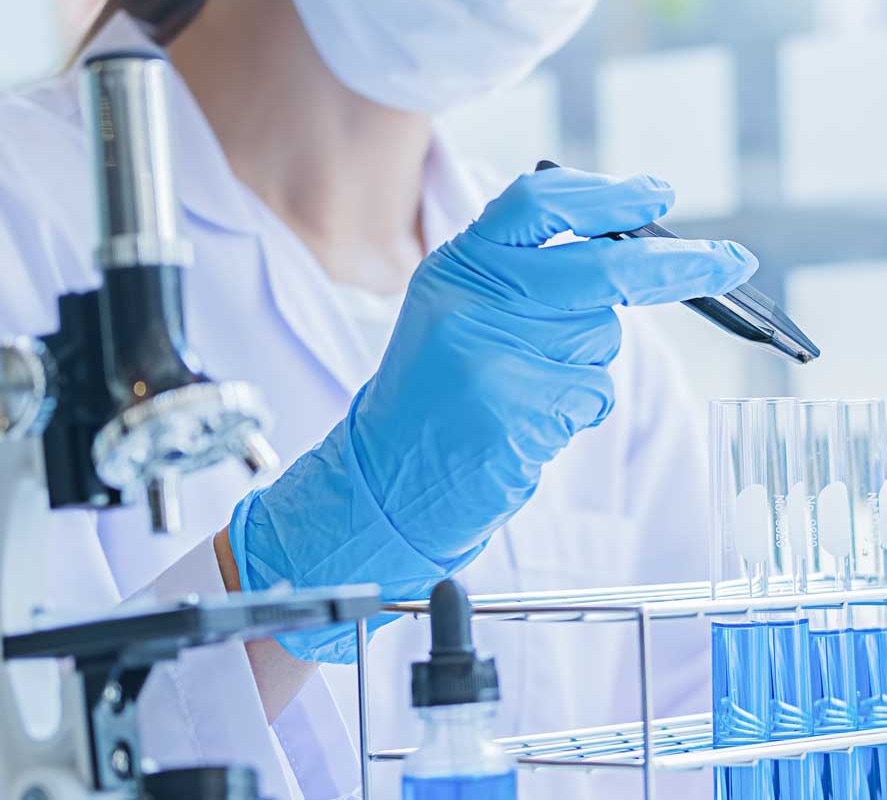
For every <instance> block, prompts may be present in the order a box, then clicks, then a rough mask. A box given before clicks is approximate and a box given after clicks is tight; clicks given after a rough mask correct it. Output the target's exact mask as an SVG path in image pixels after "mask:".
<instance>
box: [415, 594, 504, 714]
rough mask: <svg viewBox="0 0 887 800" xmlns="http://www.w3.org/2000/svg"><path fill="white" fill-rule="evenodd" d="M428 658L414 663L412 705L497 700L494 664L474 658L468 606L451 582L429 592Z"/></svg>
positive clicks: (460, 703)
mask: <svg viewBox="0 0 887 800" xmlns="http://www.w3.org/2000/svg"><path fill="white" fill-rule="evenodd" d="M430 655H431V658H430V659H429V660H428V661H422V662H419V663H417V664H413V706H414V707H415V708H420V707H425V706H452V705H462V704H465V703H489V702H495V701H496V700H498V699H499V675H498V673H497V672H496V661H495V659H492V658H486V659H481V658H478V657H477V653H476V651H475V649H474V645H473V644H472V641H471V603H469V602H468V595H467V594H466V593H465V590H464V589H463V588H462V587H461V586H460V585H459V584H458V583H456V581H453V580H445V581H441V582H440V583H439V584H437V586H435V587H434V591H433V592H432V593H431V652H430Z"/></svg>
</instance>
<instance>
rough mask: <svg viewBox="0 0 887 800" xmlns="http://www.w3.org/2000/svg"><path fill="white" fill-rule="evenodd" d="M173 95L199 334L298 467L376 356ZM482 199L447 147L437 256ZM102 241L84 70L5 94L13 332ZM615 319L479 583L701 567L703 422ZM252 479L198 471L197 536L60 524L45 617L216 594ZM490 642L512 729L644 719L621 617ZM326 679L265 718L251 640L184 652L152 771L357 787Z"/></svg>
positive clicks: (3, 154)
mask: <svg viewBox="0 0 887 800" xmlns="http://www.w3.org/2000/svg"><path fill="white" fill-rule="evenodd" d="M131 46H138V47H148V46H149V44H148V42H147V41H146V40H144V38H143V37H142V35H141V34H140V33H139V32H138V31H137V30H136V29H135V27H134V26H133V25H132V24H131V23H130V21H129V20H128V19H126V18H125V17H122V16H119V17H117V18H116V19H115V20H114V21H113V22H112V23H111V25H110V26H108V27H107V28H106V29H105V30H104V31H103V32H102V34H101V35H100V37H99V38H98V40H97V41H96V42H95V43H94V44H93V45H92V47H91V48H90V51H95V50H99V49H110V48H122V47H131ZM172 98H173V106H174V111H173V120H174V125H175V133H176V137H177V144H178V153H177V165H178V177H179V183H180V190H181V196H182V201H183V206H184V214H185V226H186V232H187V234H188V235H189V236H190V237H191V239H192V240H193V242H194V245H195V251H196V263H195V265H194V267H193V269H191V270H190V272H189V273H188V275H187V278H186V283H185V295H186V319H187V330H188V335H189V338H190V341H191V342H192V344H193V346H194V348H195V350H196V351H197V352H198V353H199V354H200V355H201V357H202V358H203V360H204V365H205V369H206V371H207V373H208V374H209V375H211V376H214V377H216V378H219V379H225V378H240V379H245V380H248V381H252V382H254V383H255V384H257V385H259V386H260V387H262V389H263V390H264V392H265V394H266V396H267V399H268V401H269V403H270V405H271V408H272V409H273V411H274V412H275V416H276V427H275V430H274V431H273V434H272V441H273V444H274V445H275V447H276V448H277V450H278V452H279V453H280V454H281V455H282V457H283V459H284V461H285V462H287V463H289V462H291V461H292V460H294V459H295V458H297V457H298V455H299V454H300V453H302V452H304V451H305V450H307V449H309V448H310V447H311V446H312V445H314V444H315V443H316V442H317V441H318V440H320V439H321V438H322V437H323V436H324V435H325V434H326V432H327V431H328V430H329V429H330V428H331V427H332V426H333V425H334V424H335V423H336V422H337V421H338V420H339V419H340V418H341V417H342V416H343V415H344V413H345V412H346V410H347V407H348V403H349V399H350V398H351V397H352V395H353V394H354V392H355V391H356V390H357V389H358V388H359V387H360V386H361V384H362V383H363V382H364V381H365V380H366V379H367V378H368V377H369V376H370V375H371V374H372V372H373V371H374V369H375V366H376V364H375V363H374V362H375V356H374V355H372V354H371V353H370V352H369V350H368V348H367V347H365V346H364V344H363V343H362V342H361V341H360V337H359V335H358V334H357V330H356V328H355V326H354V325H353V324H352V323H351V321H350V320H349V318H348V315H347V313H346V311H345V308H344V305H343V304H342V303H341V301H340V299H339V297H338V296H337V292H336V289H335V287H334V285H333V284H332V283H331V281H330V280H329V279H328V277H327V276H326V274H325V273H324V271H323V270H322V269H321V267H320V266H319V265H318V263H317V262H316V261H315V259H314V258H313V257H312V255H311V253H310V252H309V251H308V250H307V248H306V247H305V246H304V245H303V244H302V243H301V242H300V241H299V240H298V238H297V237H296V236H295V235H294V233H293V232H292V231H291V230H290V229H288V228H287V227H286V226H285V225H284V224H283V223H282V222H281V221H280V220H279V219H277V218H276V217H275V215H274V214H273V213H271V212H270V210H269V209H268V208H266V207H265V206H264V205H263V204H262V203H261V201H260V200H259V199H257V198H256V197H255V196H254V195H253V194H252V193H251V192H250V191H249V190H248V189H247V188H246V187H244V186H243V185H242V184H241V183H240V182H239V181H238V180H237V179H236V178H235V176H234V175H233V174H232V172H231V170H230V168H229V166H228V164H227V163H226V161H225V159H224V156H223V154H222V151H221V149H220V147H219V144H218V142H217V141H216V139H215V138H214V136H213V134H212V131H211V130H210V128H209V126H208V124H207V122H206V120H205V119H204V117H203V116H202V114H201V112H200V110H199V108H198V106H197V104H196V103H195V102H194V100H193V98H192V97H191V96H190V94H189V93H188V91H187V88H186V87H185V85H184V83H183V82H182V81H181V80H180V79H178V78H176V79H175V80H174V85H173V92H172ZM485 199H487V198H486V197H485V196H484V192H483V190H482V189H481V188H480V187H479V186H478V184H477V183H476V182H475V181H474V180H473V179H472V177H471V176H470V175H469V173H468V172H467V171H466V169H465V168H464V166H463V165H461V164H460V163H459V161H458V160H455V159H454V158H453V157H452V155H451V154H449V153H448V152H447V150H446V148H445V146H444V145H443V143H442V142H440V141H436V142H435V144H434V146H433V148H432V150H431V152H430V153H429V156H428V162H427V167H426V175H425V187H424V200H423V214H424V225H425V235H426V241H427V242H428V243H429V245H430V246H432V247H433V246H436V245H437V244H438V243H440V242H442V241H444V240H445V239H446V238H448V237H450V236H451V235H453V234H454V233H455V232H456V231H458V230H459V229H461V228H462V227H464V226H465V225H466V224H467V223H468V222H469V221H470V220H471V219H472V218H473V217H475V216H476V215H477V214H478V213H479V211H480V209H481V208H482V207H483V203H484V201H485ZM94 231H95V224H94V211H93V204H92V200H91V183H90V174H89V165H88V154H87V149H86V146H85V139H84V134H83V129H82V125H81V119H80V113H79V108H78V94H77V76H76V75H75V74H67V75H64V76H61V77H59V78H57V79H53V80H50V81H49V82H47V83H45V84H43V85H41V86H39V87H37V88H35V89H33V90H31V91H29V92H27V93H24V94H8V95H5V96H3V97H2V98H0V275H2V280H3V284H2V285H3V291H2V293H0V335H3V334H13V333H31V334H41V333H45V332H49V331H52V330H53V329H54V328H55V326H56V323H57V320H56V312H55V298H56V297H57V296H58V295H60V294H62V293H64V292H68V291H72V290H83V289H87V288H91V287H93V286H95V284H96V282H97V279H98V276H97V274H96V272H95V270H94V268H93V266H92V254H91V249H92V247H93V245H94V241H95V233H94ZM622 319H623V324H624V344H623V348H622V354H621V356H620V358H619V360H618V362H617V364H616V365H615V366H614V368H613V375H614V379H615V383H616V389H617V405H616V410H615V411H614V412H613V415H612V416H611V418H610V419H609V420H608V421H607V423H606V424H605V425H604V426H603V427H601V428H600V429H597V430H591V431H586V432H583V433H582V434H580V435H579V436H577V437H576V438H575V440H574V442H573V443H572V444H571V445H570V447H568V448H567V450H566V451H565V452H564V453H562V454H561V456H560V457H559V458H558V459H557V460H556V462H554V463H553V464H551V465H549V467H548V468H547V469H546V470H545V473H544V477H543V481H542V485H541V487H540V489H539V491H538V492H537V494H536V496H535V497H534V498H533V500H532V501H531V502H530V503H529V504H528V506H527V507H526V508H525V509H524V510H523V511H522V512H521V513H520V514H519V515H518V516H517V517H516V518H515V519H514V520H513V521H512V522H511V523H509V525H508V526H507V528H506V529H505V530H503V531H501V532H499V533H497V535H496V536H494V538H493V541H492V543H491V544H490V546H489V547H488V549H487V550H486V552H484V553H483V555H482V556H481V557H480V558H479V559H478V560H477V561H476V563H475V564H473V565H472V566H471V567H470V568H469V569H468V570H466V572H465V573H464V574H463V576H462V577H463V578H464V580H465V582H466V583H467V585H468V587H469V589H470V590H471V591H473V592H500V591H514V590H529V589H558V588H576V587H588V586H607V585H626V584H632V583H646V582H656V581H659V582H662V581H678V580H689V579H700V578H704V577H705V575H706V571H707V565H706V559H705V555H704V553H705V540H704V513H703V511H704V509H703V505H704V494H703V493H704V479H703V461H702V458H701V455H700V450H699V438H698V436H697V430H696V423H697V420H695V419H693V418H692V415H691V414H690V412H689V410H688V409H689V404H688V402H687V398H686V396H685V393H684V389H683V386H682V384H681V381H680V378H679V375H678V370H677V368H676V366H675V364H674V361H673V359H672V357H671V355H670V354H669V353H668V351H667V349H666V347H665V346H664V345H663V343H662V342H661V341H660V338H659V335H658V334H657V332H656V331H655V330H654V329H653V328H651V327H650V326H649V325H648V324H647V322H646V321H645V320H644V314H643V311H630V312H626V313H624V314H623V315H622ZM248 487H249V484H248V481H247V478H246V477H245V476H244V475H243V474H241V472H240V469H239V467H238V466H237V465H234V464H228V465H225V466H221V467H218V468H215V469H213V470H210V471H207V472H205V473H202V474H198V475H195V476H193V477H191V478H189V479H188V480H187V481H186V484H185V487H184V495H183V513H184V523H185V533H184V534H183V535H182V536H180V537H176V538H166V539H164V538H157V537H152V536H151V535H150V534H149V533H148V530H147V513H146V510H145V508H144V506H143V505H142V504H138V505H136V506H133V507H130V508H126V509H120V510H114V511H110V512H107V513H105V514H103V515H101V516H100V517H99V518H98V521H96V517H95V515H93V514H88V513H84V512H64V514H65V516H64V524H63V525H60V526H57V527H58V528H59V529H61V530H60V532H59V533H56V534H54V536H55V541H54V543H53V547H52V552H51V556H50V557H49V560H48V563H47V570H48V571H49V574H50V575H51V578H52V580H51V584H52V586H53V587H54V589H53V591H52V592H51V595H52V596H51V597H49V598H47V600H48V605H49V606H50V608H52V607H53V606H54V607H56V608H60V609H71V608H75V609H82V610H84V611H87V610H89V611H95V610H101V609H105V608H110V607H111V606H113V605H114V604H115V603H117V602H119V601H120V599H121V598H126V597H129V596H130V595H132V594H133V593H136V592H139V590H142V593H148V594H152V595H153V596H155V597H175V596H179V595H182V594H184V593H187V592H190V591H199V592H203V593H204V594H207V593H213V592H221V591H222V590H223V589H222V584H221V580H220V577H219V575H218V570H217V566H216V562H215V558H214V556H213V552H212V548H211V545H210V543H209V540H208V539H207V536H210V535H211V534H212V533H214V532H215V531H216V530H218V529H220V528H221V527H223V526H224V525H225V524H226V522H227V519H228V516H229V514H230V512H231V510H232V508H233V506H234V504H235V503H236V501H237V500H238V499H239V498H240V497H241V496H242V495H243V494H244V493H245V491H246V490H247V489H248ZM192 548H193V549H192ZM146 586H147V587H148V588H147V589H144V588H143V587H146ZM675 625H676V624H675ZM678 630H679V629H678V628H677V627H675V628H669V629H665V628H663V629H662V630H661V632H660V633H662V634H664V635H663V636H662V637H661V641H660V644H663V646H659V647H657V649H656V651H655V656H656V658H657V675H658V677H657V687H656V688H657V701H656V706H657V708H656V711H657V713H658V714H660V715H667V714H673V713H679V712H683V711H685V710H689V711H697V710H703V709H704V707H705V705H706V697H705V695H706V691H707V690H706V688H705V685H706V675H707V669H708V668H707V663H706V659H705V637H704V634H702V633H701V632H700V631H698V630H696V631H694V635H693V636H690V635H689V633H688V634H687V635H683V633H682V634H681V635H676V631H678ZM477 639H478V642H479V646H480V648H481V649H482V650H484V651H486V652H490V653H494V654H495V655H496V656H497V659H498V662H499V665H500V671H501V677H502V685H503V694H504V707H503V714H502V716H501V719H500V721H499V729H500V731H501V732H503V733H526V732H534V731H542V730H552V729H559V728H568V727H579V726H586V725H591V724H596V723H602V722H612V721H625V720H628V719H636V718H637V717H638V713H639V708H638V702H637V699H636V698H637V684H636V679H635V676H636V669H635V667H634V663H635V661H634V659H635V657H636V653H635V651H634V648H633V645H632V632H631V630H630V628H628V627H627V626H626V627H622V628H614V627H606V628H590V627H585V626H581V627H580V626H569V625H545V626H542V625H534V626H526V625H512V624H502V623H498V624H493V623H481V624H478V625H477ZM666 640H667V641H666ZM426 648H427V633H426V630H425V627H424V625H423V624H422V623H420V622H416V621H413V620H401V621H399V622H397V623H395V624H393V625H390V626H388V627H387V628H385V629H383V630H382V631H381V632H380V633H379V634H378V636H377V637H376V639H375V641H374V644H373V646H372V658H371V665H372V670H373V681H374V683H373V690H372V712H373V717H372V722H373V729H372V732H373V743H374V744H375V745H377V746H401V745H405V744H410V743H411V742H412V741H413V740H414V738H415V736H416V730H415V725H414V724H413V723H412V722H411V716H410V714H409V712H408V711H407V705H408V691H407V687H408V681H407V676H408V669H409V662H410V660H411V659H415V658H418V657H420V656H421V655H422V653H423V651H424V650H425V649H426ZM323 672H324V675H325V679H324V678H323V677H321V676H319V677H317V678H315V679H313V680H312V681H311V682H310V684H309V685H308V687H306V689H305V690H304V691H303V692H302V693H301V694H300V696H299V697H298V698H297V699H296V700H294V701H293V703H291V705H290V706H289V708H287V709H286V711H285V712H284V713H283V715H282V716H281V718H280V719H279V720H278V721H277V722H276V724H275V725H274V726H273V729H271V728H269V727H268V726H267V725H266V723H265V721H264V718H263V714H262V710H261V706H260V702H259V698H258V694H257V690H256V687H255V684H254V683H253V681H252V678H251V674H250V671H249V665H248V662H247V660H246V657H245V653H244V650H243V648H242V646H240V645H237V644H228V645H224V646H219V647H214V648H205V649H201V650H195V651H191V652H189V653H187V654H185V655H184V656H183V657H182V658H181V659H180V661H179V662H178V663H177V664H175V665H171V666H168V667H165V668H164V669H162V670H157V671H156V673H157V674H155V675H154V676H152V679H151V681H150V683H149V685H148V687H147V688H146V690H145V692H144V694H143V699H142V703H141V706H142V717H143V730H144V737H145V746H146V752H147V754H148V755H150V756H151V757H153V758H154V759H155V760H156V761H157V762H159V763H160V764H162V765H174V764H187V763H194V762H204V763H205V762H224V761H234V762H237V763H249V764H253V765H255V766H256V767H258V768H259V769H260V771H261V774H262V779H263V791H264V793H265V795H266V796H269V797H279V798H282V797H286V796H292V797H300V796H302V795H304V796H305V797H307V798H310V800H333V798H337V797H344V796H351V792H352V791H354V790H355V787H356V785H357V782H358V775H359V773H358V770H357V762H356V759H355V754H354V751H353V749H352V747H351V744H350V742H349V737H348V734H347V731H346V728H348V727H351V728H352V729H353V726H354V709H355V700H354V693H355V688H354V670H353V668H351V667H329V668H324V671H323ZM326 681H329V683H330V685H331V687H332V694H331V693H330V691H329V689H328V688H327V683H326ZM337 707H338V708H337ZM340 711H341V714H340ZM343 720H344V721H345V722H346V723H347V724H345V725H343ZM396 772H397V771H396V768H395V767H391V766H385V765H382V766H379V767H377V768H376V772H375V774H376V776H377V778H378V781H379V785H380V787H381V788H382V791H381V793H380V794H379V795H378V796H381V797H384V798H394V797H397V796H398V794H397V789H396V782H395V780H396ZM522 781H524V784H523V786H522V796H523V797H525V798H527V797H530V796H533V797H552V798H555V797H556V798H563V797H575V798H578V797H587V796H590V795H589V794H588V790H589V787H593V786H594V783H592V782H591V781H592V779H589V778H588V777H587V776H584V775H577V774H574V773H571V774H569V775H562V774H560V773H559V774H558V775H554V774H553V773H543V774H542V775H529V774H527V775H524V776H522ZM620 785H621V784H620ZM629 785H631V786H639V784H638V783H637V782H634V783H631V784H629ZM705 785H707V784H705ZM603 786H604V784H602V785H601V787H602V788H601V792H602V794H601V795H600V796H610V793H611V791H614V790H613V788H612V787H613V786H615V784H606V786H607V787H608V788H606V789H605V788H603ZM617 791H622V790H621V789H620V790H617ZM683 794H685V795H686V794H687V793H686V792H683ZM620 796H628V795H625V794H622V795H620ZM699 796H704V792H701V793H700V794H699Z"/></svg>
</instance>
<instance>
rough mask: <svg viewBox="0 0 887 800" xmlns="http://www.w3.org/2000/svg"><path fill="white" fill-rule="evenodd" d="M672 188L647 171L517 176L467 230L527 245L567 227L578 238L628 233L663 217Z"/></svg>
mask: <svg viewBox="0 0 887 800" xmlns="http://www.w3.org/2000/svg"><path fill="white" fill-rule="evenodd" d="M673 202H674V192H673V191H672V189H671V187H670V186H669V185H668V184H667V183H666V182H665V181H662V180H659V179H658V178H654V177H652V176H650V175H636V176H634V177H631V178H626V179H620V178H614V177H611V176H609V175H599V174H595V173H589V172H581V171H579V170H575V169H564V168H558V169H550V170H545V171H543V172H534V173H529V174H526V175H521V176H520V177H519V178H518V179H517V180H515V181H514V183H512V184H511V185H510V186H509V187H508V188H507V189H506V190H505V191H504V192H503V193H502V195H501V196H500V197H498V198H496V199H495V200H493V201H492V202H490V203H489V204H488V205H487V207H486V209H485V210H484V212H483V214H481V216H480V218H479V219H478V220H477V221H476V222H474V223H473V224H472V226H471V229H472V230H474V231H475V232H476V233H477V234H478V235H479V236H483V237H484V238H485V239H488V240H490V241H491V242H497V243H498V244H506V245H511V246H514V247H531V246H534V245H540V244H544V243H545V242H547V241H548V240H549V239H550V238H551V237H552V236H555V235H556V234H558V233H562V232H563V231H568V230H571V231H573V232H574V233H575V234H576V235H578V236H601V235H603V234H605V233H613V232H622V231H631V230H634V229H635V228H640V227H641V226H643V225H647V224H649V223H650V222H653V221H654V220H657V219H659V217H661V216H663V215H664V214H665V213H666V212H667V211H668V209H669V208H671V205H672V203H673Z"/></svg>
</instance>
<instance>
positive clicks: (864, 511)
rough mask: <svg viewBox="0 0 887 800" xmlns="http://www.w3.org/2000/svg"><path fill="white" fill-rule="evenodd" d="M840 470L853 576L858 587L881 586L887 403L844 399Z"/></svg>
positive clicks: (841, 408)
mask: <svg viewBox="0 0 887 800" xmlns="http://www.w3.org/2000/svg"><path fill="white" fill-rule="evenodd" d="M838 408H839V435H840V439H841V443H842V447H843V452H842V459H841V465H840V468H841V469H842V471H843V477H844V483H845V485H846V486H847V492H848V496H849V501H850V530H851V542H852V546H851V552H850V573H851V578H852V583H853V585H854V586H865V585H867V584H872V583H879V582H880V581H881V580H882V578H883V575H884V568H883V558H882V553H883V550H882V546H881V536H880V507H881V504H880V498H881V495H882V494H883V493H884V492H885V482H884V479H885V472H884V470H885V454H884V451H885V447H887V433H885V421H884V402H883V401H882V400H842V401H841V402H840V403H839V404H838Z"/></svg>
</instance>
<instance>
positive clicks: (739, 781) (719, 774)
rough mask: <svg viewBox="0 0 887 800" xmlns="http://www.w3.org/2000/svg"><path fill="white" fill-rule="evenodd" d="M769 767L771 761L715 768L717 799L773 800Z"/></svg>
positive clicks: (715, 792)
mask: <svg viewBox="0 0 887 800" xmlns="http://www.w3.org/2000/svg"><path fill="white" fill-rule="evenodd" d="M769 769H770V762H769V761H759V762H758V763H757V764H752V765H749V766H747V767H746V766H741V767H717V768H715V771H714V785H715V791H714V796H715V800H771V797H770V775H769Z"/></svg>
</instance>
